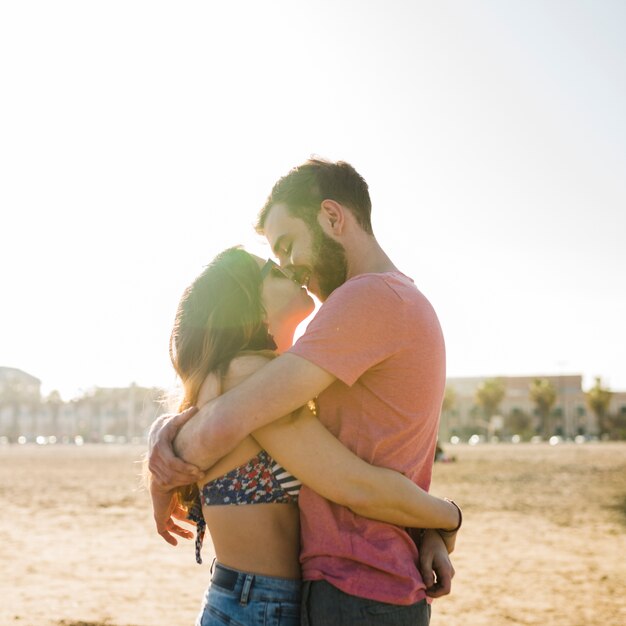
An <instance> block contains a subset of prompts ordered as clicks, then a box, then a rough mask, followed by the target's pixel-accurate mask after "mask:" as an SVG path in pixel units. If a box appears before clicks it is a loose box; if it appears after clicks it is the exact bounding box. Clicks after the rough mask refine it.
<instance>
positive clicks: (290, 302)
mask: <svg viewBox="0 0 626 626" xmlns="http://www.w3.org/2000/svg"><path fill="white" fill-rule="evenodd" d="M255 259H256V261H257V263H258V264H259V267H260V268H261V271H262V273H263V275H264V278H263V290H262V298H263V306H264V307H265V311H266V312H267V317H268V322H269V327H270V332H272V333H279V332H281V331H283V330H292V331H293V330H295V328H296V326H297V325H298V324H299V323H300V322H302V320H304V319H306V318H307V317H308V316H309V315H310V314H311V313H312V312H313V309H314V308H315V303H314V302H313V298H311V296H310V295H309V294H308V293H307V290H306V289H305V288H304V287H302V286H301V285H300V284H299V283H298V282H297V281H295V280H294V279H293V278H291V276H290V275H289V273H288V272H285V271H284V270H282V269H281V268H280V266H279V265H277V264H276V263H274V262H273V261H272V260H268V261H266V260H265V259H261V258H260V257H255Z"/></svg>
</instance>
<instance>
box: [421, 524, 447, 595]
mask: <svg viewBox="0 0 626 626" xmlns="http://www.w3.org/2000/svg"><path fill="white" fill-rule="evenodd" d="M419 558H420V562H419V570H420V573H421V574H422V579H423V581H424V584H425V585H426V595H428V596H429V597H431V598H440V597H441V596H445V595H448V594H449V593H450V591H451V589H452V577H453V576H454V567H452V562H451V561H450V557H449V556H448V550H447V549H446V545H445V544H444V542H443V539H442V538H441V536H440V535H439V533H438V532H437V531H436V530H426V531H424V536H423V538H422V542H421V544H420V548H419Z"/></svg>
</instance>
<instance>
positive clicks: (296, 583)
mask: <svg viewBox="0 0 626 626" xmlns="http://www.w3.org/2000/svg"><path fill="white" fill-rule="evenodd" d="M211 585H212V586H213V585H215V586H216V587H219V588H220V589H223V590H225V591H230V592H231V593H232V594H233V595H236V596H237V597H238V598H239V601H240V603H241V604H247V602H248V601H250V600H269V599H273V600H275V601H283V602H300V591H301V586H302V581H300V580H294V579H292V578H279V577H277V576H264V575H262V574H254V573H252V572H241V571H239V570H236V569H232V568H230V567H226V566H225V565H222V564H221V563H217V562H216V563H215V569H214V571H213V576H212V577H211Z"/></svg>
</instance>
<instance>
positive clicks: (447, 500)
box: [439, 498, 463, 534]
mask: <svg viewBox="0 0 626 626" xmlns="http://www.w3.org/2000/svg"><path fill="white" fill-rule="evenodd" d="M444 500H445V501H446V502H449V503H450V504H454V506H455V507H456V510H457V511H458V512H459V523H458V524H457V525H456V528H454V529H452V530H445V529H443V528H440V529H439V532H440V533H450V534H454V533H455V532H457V531H458V530H459V528H461V524H462V523H463V513H462V512H461V507H460V506H459V505H458V504H457V503H456V502H455V501H454V500H450V499H449V498H444Z"/></svg>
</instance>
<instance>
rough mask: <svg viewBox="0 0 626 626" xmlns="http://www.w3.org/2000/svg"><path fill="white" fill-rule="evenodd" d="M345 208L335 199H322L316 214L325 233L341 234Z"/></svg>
mask: <svg viewBox="0 0 626 626" xmlns="http://www.w3.org/2000/svg"><path fill="white" fill-rule="evenodd" d="M345 218H346V209H345V207H344V206H343V205H342V204H340V203H339V202H336V201H335V200H324V201H322V204H321V210H320V213H319V216H318V218H317V219H318V221H319V223H320V226H321V227H322V229H323V230H324V232H325V233H326V234H327V235H341V233H342V232H343V229H344V226H345Z"/></svg>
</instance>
